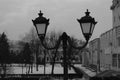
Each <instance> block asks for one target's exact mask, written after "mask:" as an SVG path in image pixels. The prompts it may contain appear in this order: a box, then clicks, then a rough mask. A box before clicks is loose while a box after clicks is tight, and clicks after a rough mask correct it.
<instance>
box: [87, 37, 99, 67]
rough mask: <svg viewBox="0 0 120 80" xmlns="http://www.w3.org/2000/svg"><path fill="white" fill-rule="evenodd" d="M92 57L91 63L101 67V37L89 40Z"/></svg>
mask: <svg viewBox="0 0 120 80" xmlns="http://www.w3.org/2000/svg"><path fill="white" fill-rule="evenodd" d="M89 50H90V58H89V64H92V65H94V66H96V67H97V65H98V67H99V62H100V61H99V57H100V38H96V39H94V40H92V41H90V42H89Z"/></svg>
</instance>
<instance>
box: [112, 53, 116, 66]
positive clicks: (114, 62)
mask: <svg viewBox="0 0 120 80" xmlns="http://www.w3.org/2000/svg"><path fill="white" fill-rule="evenodd" d="M112 66H113V67H117V54H113V55H112Z"/></svg>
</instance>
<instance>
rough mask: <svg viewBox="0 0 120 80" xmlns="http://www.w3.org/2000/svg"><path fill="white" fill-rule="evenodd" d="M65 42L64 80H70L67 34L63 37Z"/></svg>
mask: <svg viewBox="0 0 120 80" xmlns="http://www.w3.org/2000/svg"><path fill="white" fill-rule="evenodd" d="M62 42H63V65H64V80H68V62H67V55H68V54H67V52H66V49H67V34H66V33H65V32H64V33H63V35H62Z"/></svg>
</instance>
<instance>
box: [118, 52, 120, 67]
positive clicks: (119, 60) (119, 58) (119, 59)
mask: <svg viewBox="0 0 120 80" xmlns="http://www.w3.org/2000/svg"><path fill="white" fill-rule="evenodd" d="M118 68H120V54H118Z"/></svg>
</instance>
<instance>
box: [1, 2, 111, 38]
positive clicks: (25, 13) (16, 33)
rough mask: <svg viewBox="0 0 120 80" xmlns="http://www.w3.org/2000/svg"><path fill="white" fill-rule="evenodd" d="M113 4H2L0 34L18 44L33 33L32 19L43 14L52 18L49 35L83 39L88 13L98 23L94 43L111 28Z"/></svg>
mask: <svg viewBox="0 0 120 80" xmlns="http://www.w3.org/2000/svg"><path fill="white" fill-rule="evenodd" d="M111 5H112V0H0V33H2V32H5V33H6V34H7V36H8V38H9V39H10V40H19V39H20V38H21V37H23V36H24V35H25V34H26V33H28V32H29V31H30V29H31V28H32V27H34V26H33V23H32V21H31V20H32V19H35V18H36V17H38V13H39V11H40V10H41V11H42V12H43V13H44V15H43V16H44V17H46V18H50V24H49V26H48V30H47V33H48V32H51V31H55V32H57V31H65V32H66V33H67V34H68V35H69V36H74V37H75V38H78V39H84V37H83V35H82V32H81V28H80V25H79V23H78V22H77V20H76V19H80V18H81V17H83V16H84V15H85V13H84V12H86V9H88V10H89V11H90V12H91V13H90V15H91V16H92V17H94V18H95V20H96V21H97V22H98V23H97V24H96V26H95V29H94V32H93V35H92V37H91V39H94V38H98V37H99V36H100V34H102V33H104V32H105V31H107V30H109V29H111V28H112V11H111V10H110V6H111Z"/></svg>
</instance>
